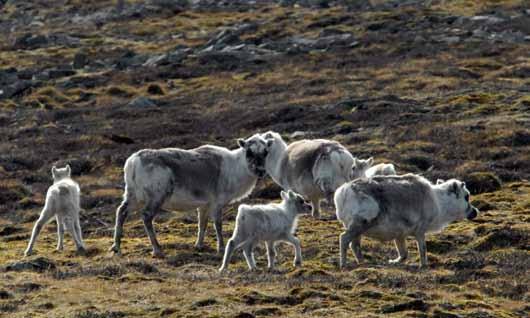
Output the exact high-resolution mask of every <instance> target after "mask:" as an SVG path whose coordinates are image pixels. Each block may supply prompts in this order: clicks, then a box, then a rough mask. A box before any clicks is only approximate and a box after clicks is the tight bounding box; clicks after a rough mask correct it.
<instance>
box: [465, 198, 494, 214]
mask: <svg viewBox="0 0 530 318" xmlns="http://www.w3.org/2000/svg"><path fill="white" fill-rule="evenodd" d="M471 204H473V206H474V207H476V208H477V209H478V210H479V211H481V212H485V211H491V210H495V209H497V207H496V206H495V205H494V204H492V203H490V202H488V201H484V200H473V201H472V202H471Z"/></svg>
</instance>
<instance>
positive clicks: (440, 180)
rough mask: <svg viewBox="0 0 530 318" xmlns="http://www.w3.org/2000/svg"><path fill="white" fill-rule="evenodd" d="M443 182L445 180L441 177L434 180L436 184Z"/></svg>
mask: <svg viewBox="0 0 530 318" xmlns="http://www.w3.org/2000/svg"><path fill="white" fill-rule="evenodd" d="M444 182H445V181H444V180H443V179H438V180H436V184H442V183H444Z"/></svg>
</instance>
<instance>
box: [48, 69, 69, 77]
mask: <svg viewBox="0 0 530 318" xmlns="http://www.w3.org/2000/svg"><path fill="white" fill-rule="evenodd" d="M72 75H75V71H74V70H71V69H53V70H49V71H48V76H49V78H50V79H57V78H61V77H67V76H72Z"/></svg>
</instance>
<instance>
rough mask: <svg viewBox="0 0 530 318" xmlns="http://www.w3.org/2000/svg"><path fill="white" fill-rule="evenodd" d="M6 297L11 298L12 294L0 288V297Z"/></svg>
mask: <svg viewBox="0 0 530 318" xmlns="http://www.w3.org/2000/svg"><path fill="white" fill-rule="evenodd" d="M8 298H13V295H12V294H11V293H10V292H8V291H6V290H0V299H8Z"/></svg>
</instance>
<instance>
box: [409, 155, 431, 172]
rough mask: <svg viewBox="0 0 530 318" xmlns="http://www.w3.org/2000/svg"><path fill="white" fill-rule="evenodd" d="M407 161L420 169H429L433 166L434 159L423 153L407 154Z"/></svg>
mask: <svg viewBox="0 0 530 318" xmlns="http://www.w3.org/2000/svg"><path fill="white" fill-rule="evenodd" d="M403 161H405V163H407V164H410V165H413V166H416V167H417V168H418V169H420V170H427V169H429V168H430V167H431V166H432V163H433V162H432V159H431V158H430V157H428V156H426V155H422V154H411V155H407V156H405V158H404V160H403Z"/></svg>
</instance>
